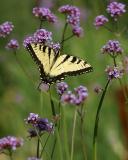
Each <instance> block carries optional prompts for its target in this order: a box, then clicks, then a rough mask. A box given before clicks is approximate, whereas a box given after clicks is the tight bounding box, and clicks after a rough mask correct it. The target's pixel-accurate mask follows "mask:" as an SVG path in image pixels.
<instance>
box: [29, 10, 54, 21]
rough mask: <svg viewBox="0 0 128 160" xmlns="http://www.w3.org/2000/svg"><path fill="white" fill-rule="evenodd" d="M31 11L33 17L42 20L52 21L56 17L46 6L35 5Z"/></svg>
mask: <svg viewBox="0 0 128 160" xmlns="http://www.w3.org/2000/svg"><path fill="white" fill-rule="evenodd" d="M32 13H33V14H34V16H35V17H38V18H40V19H41V20H44V21H49V22H52V23H54V22H56V21H57V17H56V16H55V15H54V14H53V13H52V12H51V11H50V9H48V8H44V7H35V8H33V11H32Z"/></svg>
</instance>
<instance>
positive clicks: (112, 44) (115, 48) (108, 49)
mask: <svg viewBox="0 0 128 160" xmlns="http://www.w3.org/2000/svg"><path fill="white" fill-rule="evenodd" d="M101 52H102V53H108V54H111V55H114V56H116V55H118V54H122V52H123V49H122V48H121V47H120V43H119V41H116V40H109V41H108V42H107V43H106V45H104V46H103V47H102V49H101Z"/></svg>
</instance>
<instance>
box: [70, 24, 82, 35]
mask: <svg viewBox="0 0 128 160" xmlns="http://www.w3.org/2000/svg"><path fill="white" fill-rule="evenodd" d="M72 32H73V34H74V35H75V36H77V37H81V36H82V35H83V28H81V27H79V26H75V27H73V29H72Z"/></svg>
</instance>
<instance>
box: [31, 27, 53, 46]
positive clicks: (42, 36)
mask: <svg viewBox="0 0 128 160" xmlns="http://www.w3.org/2000/svg"><path fill="white" fill-rule="evenodd" d="M33 37H34V42H35V43H46V42H47V43H49V42H51V41H52V32H49V31H47V30H45V29H38V30H37V31H36V32H35V33H34V36H33Z"/></svg>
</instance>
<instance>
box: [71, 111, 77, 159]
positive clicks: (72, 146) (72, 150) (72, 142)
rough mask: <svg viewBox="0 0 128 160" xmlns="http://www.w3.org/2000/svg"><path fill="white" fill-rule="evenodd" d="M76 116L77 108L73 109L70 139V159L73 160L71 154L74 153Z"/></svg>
mask: <svg viewBox="0 0 128 160" xmlns="http://www.w3.org/2000/svg"><path fill="white" fill-rule="evenodd" d="M76 117H77V108H76V109H75V113H74V118H73V130H72V141H71V160H73V154H74V140H75V128H76Z"/></svg>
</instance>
